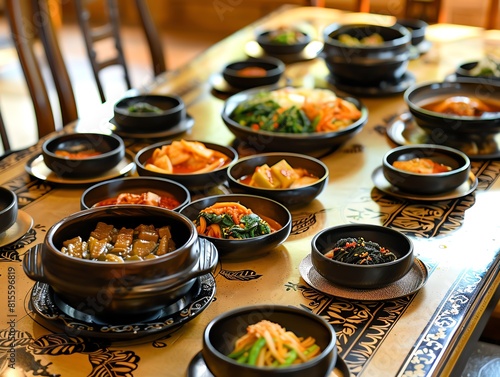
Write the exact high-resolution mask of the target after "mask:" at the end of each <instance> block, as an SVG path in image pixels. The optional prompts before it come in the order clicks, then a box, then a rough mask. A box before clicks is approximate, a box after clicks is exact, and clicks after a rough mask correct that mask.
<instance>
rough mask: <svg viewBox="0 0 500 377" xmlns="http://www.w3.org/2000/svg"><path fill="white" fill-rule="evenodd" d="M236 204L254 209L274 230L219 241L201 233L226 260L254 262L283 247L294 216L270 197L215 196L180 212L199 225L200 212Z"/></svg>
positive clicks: (195, 202) (244, 195)
mask: <svg viewBox="0 0 500 377" xmlns="http://www.w3.org/2000/svg"><path fill="white" fill-rule="evenodd" d="M228 202H229V203H231V202H236V203H239V204H241V205H242V206H244V207H246V208H248V209H250V210H251V211H252V212H253V213H255V214H257V215H258V216H259V217H260V218H261V219H263V220H265V221H266V222H268V224H269V225H270V226H271V229H273V230H274V231H272V232H271V233H268V234H263V235H253V236H249V237H248V238H241V239H234V238H218V237H214V236H208V235H204V234H203V233H201V234H199V236H200V237H201V238H204V239H207V240H209V241H210V242H211V243H213V244H214V245H215V247H216V248H217V250H218V252H219V256H220V258H221V259H223V260H230V259H232V260H236V259H252V258H255V257H259V256H261V255H263V254H266V253H268V252H271V251H272V250H274V249H276V248H277V247H278V246H279V245H281V244H282V243H283V242H284V241H285V240H286V239H287V238H288V236H289V235H290V232H291V229H292V215H291V214H290V212H289V211H288V209H287V208H286V207H285V206H284V205H282V204H280V203H278V202H276V201H274V200H271V199H268V198H264V197H260V196H255V195H248V194H228V195H215V196H209V197H206V198H202V199H198V200H195V201H192V202H191V203H189V204H188V205H186V206H184V207H183V208H181V209H180V211H179V212H180V213H181V214H182V215H185V216H186V217H187V218H188V219H190V220H191V221H193V222H195V221H196V220H197V218H198V215H199V214H200V211H202V210H204V209H206V208H207V207H210V206H213V205H215V204H217V203H228Z"/></svg>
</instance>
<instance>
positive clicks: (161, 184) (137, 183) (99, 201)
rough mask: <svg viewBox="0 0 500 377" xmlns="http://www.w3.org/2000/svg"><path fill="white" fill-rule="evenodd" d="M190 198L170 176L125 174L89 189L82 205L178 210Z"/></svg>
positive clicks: (87, 206)
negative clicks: (143, 206) (137, 206)
mask: <svg viewBox="0 0 500 377" xmlns="http://www.w3.org/2000/svg"><path fill="white" fill-rule="evenodd" d="M190 201H191V194H190V193H189V190H188V189H187V188H186V187H184V186H183V185H181V184H180V183H177V182H174V181H172V180H170V179H166V178H159V177H125V178H116V179H111V180H109V181H104V182H99V183H97V184H95V185H93V186H91V187H89V188H88V189H86V190H85V191H84V192H83V194H82V196H81V198H80V208H81V209H88V208H92V207H102V206H106V205H117V204H137V205H152V206H155V207H162V208H166V209H171V210H174V211H175V210H178V209H179V208H181V207H183V206H185V205H186V204H188V203H189V202H190Z"/></svg>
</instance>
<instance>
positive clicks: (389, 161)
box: [382, 144, 471, 195]
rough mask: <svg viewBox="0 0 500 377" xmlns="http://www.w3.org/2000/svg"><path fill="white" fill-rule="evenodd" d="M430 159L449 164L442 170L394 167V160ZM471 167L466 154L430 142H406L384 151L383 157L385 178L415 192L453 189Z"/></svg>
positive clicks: (431, 192) (466, 175) (462, 181)
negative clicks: (423, 172)
mask: <svg viewBox="0 0 500 377" xmlns="http://www.w3.org/2000/svg"><path fill="white" fill-rule="evenodd" d="M415 158H419V159H429V160H432V161H433V162H434V163H438V164H442V165H445V166H448V167H450V168H451V170H450V171H445V172H441V173H430V174H421V173H414V172H410V171H406V170H402V169H398V168H395V167H394V162H395V161H408V160H413V159H415ZM470 170H471V165H470V160H469V158H468V157H467V155H466V154H465V153H463V152H461V151H459V150H456V149H453V148H450V147H445V146H441V145H433V144H421V145H405V146H401V147H397V148H394V149H392V150H390V151H389V152H387V153H386V154H385V156H384V158H383V160H382V171H383V173H384V176H385V178H386V179H387V180H388V181H389V182H390V183H391V184H392V185H393V186H395V187H398V188H399V189H401V190H402V191H405V192H411V193H415V194H424V195H425V194H429V195H434V194H441V193H444V192H447V191H452V190H454V189H456V188H457V187H458V186H460V185H461V184H463V183H464V182H466V181H467V179H469V175H470Z"/></svg>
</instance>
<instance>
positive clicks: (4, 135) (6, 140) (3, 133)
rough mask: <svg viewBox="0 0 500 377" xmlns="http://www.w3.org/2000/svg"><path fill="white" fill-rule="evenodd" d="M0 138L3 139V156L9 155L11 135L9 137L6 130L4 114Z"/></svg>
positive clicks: (0, 117) (0, 125) (0, 126)
mask: <svg viewBox="0 0 500 377" xmlns="http://www.w3.org/2000/svg"><path fill="white" fill-rule="evenodd" d="M0 138H1V139H2V147H3V153H2V155H4V154H7V153H9V152H10V142H9V135H7V129H6V128H5V124H4V122H3V118H2V113H0ZM0 158H1V157H0Z"/></svg>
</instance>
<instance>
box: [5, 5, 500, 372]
mask: <svg viewBox="0 0 500 377" xmlns="http://www.w3.org/2000/svg"><path fill="white" fill-rule="evenodd" d="M359 20H363V21H368V22H377V23H391V22H393V21H394V20H393V19H392V18H391V17H388V16H380V15H372V14H358V13H346V12H341V11H337V10H333V9H324V8H314V7H308V8H293V7H284V8H282V9H280V10H279V11H277V12H275V13H272V14H270V15H269V16H268V17H266V18H264V19H262V20H259V21H258V22H256V23H254V24H252V25H250V26H248V27H246V28H244V29H242V30H240V31H238V32H237V33H235V34H233V35H231V36H229V37H228V38H226V39H224V40H223V41H221V42H220V43H218V44H216V45H214V46H212V47H211V48H210V49H208V50H207V51H206V52H204V53H203V54H201V55H200V56H198V57H196V58H195V59H194V60H193V61H191V62H190V63H189V64H187V65H186V66H184V67H182V68H180V69H179V70H176V71H172V72H168V73H167V74H165V75H164V76H161V77H158V78H157V79H156V81H155V82H154V83H152V84H151V85H150V86H148V87H145V88H138V89H137V90H138V91H145V92H153V93H158V94H168V93H176V94H179V95H181V96H182V98H183V99H184V101H185V103H186V104H187V106H188V108H187V112H188V115H189V117H190V118H192V120H190V122H187V123H185V124H183V125H181V126H180V129H178V132H173V133H168V134H160V135H155V136H156V137H155V138H146V137H144V135H141V134H134V135H123V136H124V139H125V141H126V145H127V147H128V151H129V155H128V157H127V159H126V160H125V161H124V165H123V169H124V170H123V171H120V172H115V173H113V174H112V175H113V176H116V175H121V174H129V175H130V174H131V175H134V174H136V173H135V172H134V168H133V165H131V164H130V163H131V162H132V157H133V154H134V153H136V152H137V151H138V150H139V149H141V148H142V147H144V146H146V145H149V144H151V143H152V142H156V141H159V140H162V139H169V138H181V137H183V138H189V139H195V140H201V141H209V142H216V143H220V144H227V145H234V144H235V140H234V136H233V135H232V134H231V133H230V132H229V130H228V129H227V127H226V126H225V125H224V123H223V122H222V119H221V117H220V113H221V109H222V107H223V104H224V100H225V98H227V96H229V95H230V94H232V93H230V92H228V90H227V88H225V87H224V85H223V83H221V79H220V71H221V69H222V67H223V66H224V65H225V64H227V63H228V62H230V61H232V60H236V59H240V58H244V57H246V56H248V55H250V56H256V55H259V54H261V53H262V52H261V51H259V49H258V46H256V45H255V43H254V39H255V33H256V32H258V31H259V30H263V29H265V28H267V27H276V26H280V25H284V24H295V25H297V24H301V25H302V26H303V27H306V28H309V30H311V32H312V33H315V34H316V37H317V38H316V39H317V40H321V32H322V30H323V28H324V27H325V26H327V25H329V24H331V23H333V22H343V23H348V22H355V21H359ZM490 38H497V34H496V33H495V32H494V31H488V32H486V31H484V30H482V29H480V28H475V27H467V26H457V25H443V24H440V25H433V26H431V27H429V29H428V32H427V42H426V45H425V46H420V50H419V51H417V52H418V53H417V55H416V56H414V58H413V60H412V61H411V62H410V64H409V68H408V73H407V75H406V76H405V81H404V82H400V83H397V85H393V86H390V87H388V88H382V89H381V88H370V89H369V90H360V89H359V88H337V87H335V86H332V85H331V83H330V82H329V80H328V71H327V70H326V68H325V66H324V63H323V61H322V59H321V57H319V56H318V53H319V49H318V46H319V45H318V44H317V41H316V44H313V45H312V46H311V47H310V50H308V54H309V55H308V54H305V55H303V56H300V57H291V58H290V59H289V61H287V69H286V76H287V78H288V79H289V82H290V83H293V84H295V85H304V86H312V85H314V86H320V87H330V88H331V89H333V90H336V91H338V92H339V93H342V90H345V89H347V90H351V91H354V94H353V95H355V96H356V97H358V98H360V99H362V101H363V103H364V104H365V105H366V106H367V107H368V109H369V119H368V122H367V124H366V125H365V127H364V128H363V130H362V131H361V132H360V133H358V134H357V135H355V136H354V137H353V138H352V139H350V140H349V141H347V142H346V143H345V144H343V145H342V146H340V147H339V148H338V149H336V150H334V151H331V152H330V153H326V154H323V155H321V156H317V157H319V158H321V160H322V161H323V162H324V163H326V164H327V166H328V168H329V170H330V179H329V184H328V186H327V188H326V189H325V191H324V192H323V193H322V194H321V195H320V196H319V197H318V198H317V199H316V200H314V201H313V202H312V203H310V204H308V205H306V206H303V207H299V208H293V209H292V215H293V229H292V233H291V235H290V237H289V238H288V239H287V241H286V242H285V243H284V244H283V245H282V246H280V247H278V248H277V249H275V250H273V251H272V252H270V253H268V254H266V255H264V256H260V257H258V258H249V259H246V260H241V261H224V260H222V261H221V262H220V263H219V264H218V266H217V269H216V271H215V273H214V275H213V276H212V275H206V276H203V277H202V278H200V279H199V281H198V283H197V285H196V289H194V290H193V291H192V292H190V293H189V294H188V295H187V296H186V298H185V299H184V300H183V301H182V302H179V303H178V305H176V306H175V307H168V308H165V310H163V311H162V312H161V313H159V314H158V315H156V316H155V317H154V318H148V319H145V320H144V321H143V322H141V323H133V324H119V325H115V326H110V325H108V324H106V323H100V322H98V321H94V320H93V319H92V318H91V319H88V318H81V317H80V316H78V314H75V313H74V312H72V311H71V308H68V307H67V306H65V305H64V304H61V303H60V302H58V301H57V297H54V296H53V295H52V294H51V291H50V287H47V286H46V285H43V284H39V283H36V284H34V282H33V281H31V280H29V279H28V278H27V277H26V276H25V275H24V272H23V268H22V259H23V255H24V253H25V252H26V251H27V250H28V249H29V248H31V247H33V246H34V245H36V244H39V243H41V242H42V241H43V239H44V236H45V233H46V232H47V230H48V229H49V228H50V227H51V226H52V225H53V224H54V223H55V222H57V221H58V220H60V219H61V218H63V217H65V216H67V215H69V214H71V213H73V212H75V211H78V210H80V203H79V198H80V195H81V194H82V192H83V191H84V189H85V188H86V187H88V186H90V185H91V184H93V182H92V181H89V180H83V181H79V182H67V181H63V182H61V181H60V180H58V179H56V178H54V177H53V176H51V175H50V174H49V175H45V176H44V174H45V173H46V172H45V173H44V172H43V169H42V168H40V165H39V164H40V160H39V159H37V158H38V156H39V155H40V146H41V142H42V141H43V140H42V141H40V143H38V144H37V145H36V146H33V147H31V148H29V149H27V150H25V151H22V152H18V153H15V154H13V155H11V156H9V157H7V158H5V159H3V160H1V161H0V171H1V173H0V184H1V185H2V186H5V187H8V188H10V189H12V190H14V191H15V192H16V193H17V195H18V198H19V208H20V216H19V220H18V222H17V223H16V228H15V229H12V231H11V232H10V233H9V234H8V235H7V236H5V235H2V236H0V245H1V246H0V258H1V259H0V260H1V261H2V262H3V263H0V278H1V285H2V286H3V287H4V288H3V289H2V290H1V293H0V300H1V301H0V302H2V308H3V309H2V313H3V315H2V317H1V327H0V328H1V329H2V332H1V337H0V342H1V344H2V347H1V352H2V353H1V357H2V364H1V365H2V367H1V368H2V373H3V374H4V375H23V373H26V374H33V375H35V374H36V375H41V376H52V375H61V376H91V375H92V376H93V375H105V376H125V375H127V376H183V375H186V374H187V375H189V376H206V375H208V374H206V369H205V368H204V363H203V360H202V359H201V358H200V357H199V352H200V350H201V346H202V339H201V337H202V333H203V330H204V328H205V326H206V325H207V323H208V322H209V321H210V320H211V319H213V318H214V317H215V316H217V315H218V314H220V313H223V312H226V311H228V310H231V309H232V308H236V307H241V306H246V305H254V304H271V303H273V304H283V305H293V306H297V307H302V308H303V309H304V310H308V311H311V312H313V313H315V314H317V315H320V316H322V317H323V318H325V319H326V320H327V321H329V322H330V323H331V325H332V326H333V327H334V329H335V331H336V332H337V336H338V350H339V355H340V357H341V359H342V360H343V361H344V362H345V364H346V365H347V366H348V367H349V370H350V373H351V375H352V376H370V377H372V376H384V377H385V376H445V375H454V374H456V373H458V372H459V371H460V370H461V368H463V366H464V360H465V359H466V358H467V356H468V354H469V352H470V347H471V346H472V345H473V344H474V342H475V341H476V340H477V338H478V337H479V334H480V332H481V331H482V328H483V327H484V325H485V321H486V320H487V318H488V316H489V314H490V313H491V311H492V310H493V307H494V305H495V304H496V303H497V301H498V293H499V292H498V286H499V282H500V277H499V276H498V271H499V265H500V239H499V237H498V235H499V234H500V223H498V221H497V219H498V213H499V212H500V191H499V189H500V184H499V182H498V177H499V175H500V161H499V157H500V154H499V152H498V151H497V150H495V149H493V150H487V151H485V150H481V149H480V148H479V149H476V151H475V152H473V153H472V155H471V159H472V171H473V174H474V176H475V177H477V180H475V179H472V180H471V181H470V182H469V183H468V186H467V187H466V189H465V191H462V192H461V193H459V194H456V193H455V194H450V195H443V196H442V197H438V198H434V200H428V198H421V197H407V196H404V195H403V196H401V195H397V193H394V192H392V191H391V188H390V187H387V186H384V184H383V183H380V181H379V179H380V175H379V174H380V173H379V171H378V168H379V166H380V165H381V159H382V156H383V155H384V154H385V152H387V151H388V150H390V149H391V148H392V147H394V146H395V145H398V144H404V143H414V142H417V141H419V140H420V139H419V137H420V135H418V134H416V135H415V134H414V133H413V131H412V130H411V124H412V122H411V119H408V114H407V111H408V110H407V107H406V105H405V103H404V100H403V95H402V93H403V91H404V89H405V88H406V87H407V86H408V85H410V84H411V83H413V82H424V81H433V80H436V81H439V80H444V79H451V80H452V79H453V72H454V69H455V67H456V66H457V65H458V64H460V63H462V62H464V61H470V60H474V59H476V60H477V59H478V58H480V57H482V55H483V53H484V43H485V41H486V40H489V39H490ZM112 105H113V104H110V103H107V104H104V105H103V106H102V107H101V108H99V109H96V112H95V113H94V114H87V116H85V117H82V119H81V120H79V121H78V122H76V123H75V124H74V125H70V126H68V127H67V128H65V130H64V131H62V132H73V131H75V130H76V131H77V132H81V131H100V132H111V131H112V128H113V126H112V123H110V120H111V118H112V116H113V113H112ZM408 128H410V129H408ZM236 142H237V141H236ZM495 142H497V141H495ZM258 151H259V150H258V145H254V146H253V150H249V149H246V150H244V151H242V152H243V153H255V152H258ZM225 189H226V188H224V187H222V188H217V190H218V191H217V190H215V191H214V192H220V190H225ZM212 193H213V192H211V191H210V190H208V191H207V192H204V193H197V195H210V194H212ZM345 223H369V224H380V225H384V226H386V227H391V228H394V229H397V230H400V231H401V232H403V233H405V234H406V235H408V236H410V237H411V239H412V240H413V242H414V245H415V251H416V255H417V261H416V262H415V264H414V267H413V268H412V271H411V275H408V277H405V279H406V280H405V281H404V282H403V283H401V282H398V283H396V284H394V285H391V286H389V287H388V288H386V289H381V290H376V291H361V292H359V291H351V290H347V289H344V288H339V287H334V286H331V285H328V284H324V282H323V281H321V279H319V278H318V277H317V276H316V275H315V274H314V271H312V269H311V265H310V261H309V259H308V254H309V252H310V242H311V239H312V237H313V236H314V235H315V234H316V233H317V232H318V231H320V230H321V229H324V228H326V227H330V226H334V225H339V224H345ZM2 237H3V238H2ZM12 368H14V369H12Z"/></svg>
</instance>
